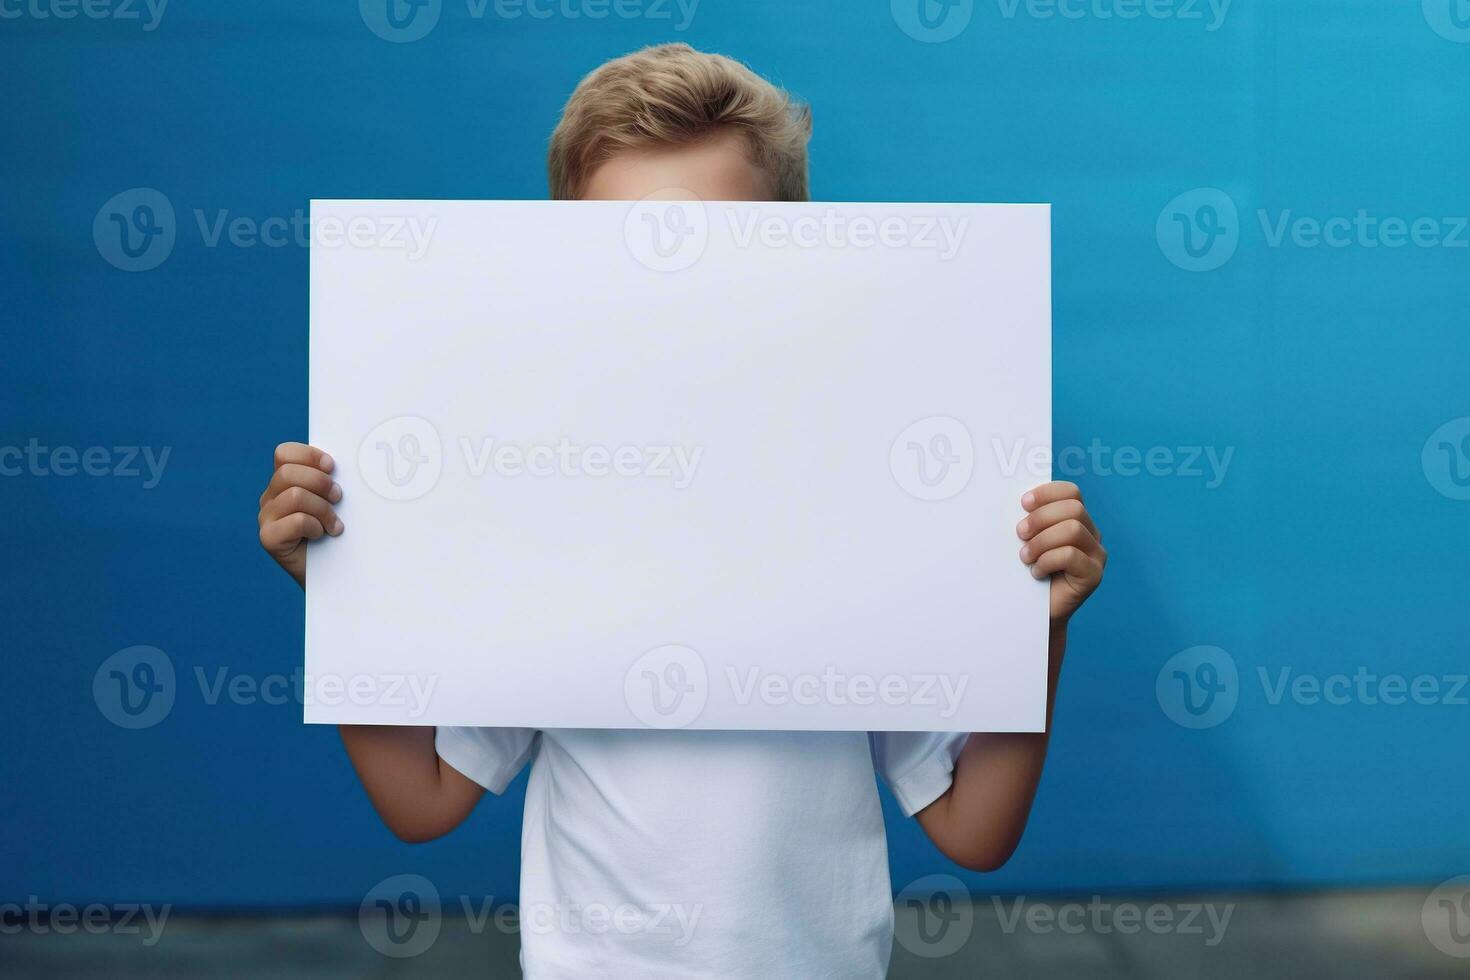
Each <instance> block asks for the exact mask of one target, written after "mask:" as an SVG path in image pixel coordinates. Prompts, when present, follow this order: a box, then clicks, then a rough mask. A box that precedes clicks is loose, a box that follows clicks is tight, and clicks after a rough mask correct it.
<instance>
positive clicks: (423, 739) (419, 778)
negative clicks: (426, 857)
mask: <svg viewBox="0 0 1470 980" xmlns="http://www.w3.org/2000/svg"><path fill="white" fill-rule="evenodd" d="M337 730H338V731H339V732H341V734H342V743H343V745H345V746H346V747H347V755H348V757H349V758H351V759H352V766H353V768H354V769H356V770H357V778H358V779H360V780H361V781H362V785H363V788H364V789H365V790H367V795H368V799H369V800H371V801H372V804H373V808H374V809H376V810H377V811H378V816H380V817H382V818H383V823H385V824H387V825H388V828H389V829H390V830H392V831H393V833H395V834H397V835H398V836H399V837H400V838H402V839H403V840H406V841H411V842H419V841H426V840H432V839H433V838H435V837H441V836H443V835H444V834H447V833H448V832H449V831H451V830H453V829H454V828H455V827H457V826H458V825H459V824H460V822H461V821H463V820H464V818H465V817H466V816H468V815H469V812H470V810H472V809H473V808H474V806H475V804H476V803H477V802H479V799H480V797H481V795H483V793H484V790H483V789H482V788H481V787H480V786H479V785H477V784H476V783H474V782H473V781H472V780H470V779H468V778H466V777H465V776H463V775H461V774H460V773H458V772H456V771H455V770H454V769H453V768H452V767H450V766H448V765H445V764H444V762H443V761H442V760H441V759H440V758H439V754H438V753H437V752H436V751H435V750H434V729H433V728H418V727H405V726H392V725H339V726H337Z"/></svg>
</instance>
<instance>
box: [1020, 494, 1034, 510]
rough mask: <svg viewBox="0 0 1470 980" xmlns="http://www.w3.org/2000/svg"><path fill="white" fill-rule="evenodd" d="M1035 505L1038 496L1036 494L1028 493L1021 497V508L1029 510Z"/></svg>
mask: <svg viewBox="0 0 1470 980" xmlns="http://www.w3.org/2000/svg"><path fill="white" fill-rule="evenodd" d="M1034 503H1036V494H1034V493H1031V492H1029V491H1028V492H1027V493H1026V494H1025V495H1023V496H1022V497H1021V506H1022V507H1025V508H1027V509H1028V510H1029V509H1030V508H1031V505H1032V504H1034Z"/></svg>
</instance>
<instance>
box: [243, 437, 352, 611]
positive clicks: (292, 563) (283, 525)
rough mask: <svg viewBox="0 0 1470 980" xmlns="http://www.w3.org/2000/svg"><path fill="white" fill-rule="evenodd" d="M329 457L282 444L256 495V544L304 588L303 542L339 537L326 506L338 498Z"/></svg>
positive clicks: (299, 445)
mask: <svg viewBox="0 0 1470 980" xmlns="http://www.w3.org/2000/svg"><path fill="white" fill-rule="evenodd" d="M332 466H333V463H332V457H331V456H328V455H327V454H326V453H324V452H322V451H321V450H320V449H317V448H316V447H314V446H308V445H305V444H304V443H300V442H283V443H281V444H280V445H279V446H277V447H276V470H275V472H274V473H273V474H272V475H271V482H270V483H268V484H267V485H266V488H265V493H263V494H261V495H260V516H259V521H260V545H261V547H263V548H264V549H265V550H266V551H267V552H268V553H269V554H270V556H271V557H272V558H274V559H275V560H276V561H277V562H278V563H279V564H280V566H281V567H282V568H284V569H285V570H286V571H288V572H290V573H291V577H292V578H294V579H295V580H296V581H297V583H298V584H300V585H301V587H302V588H305V587H306V542H307V541H309V540H315V539H316V538H319V537H321V536H322V535H324V534H329V535H331V536H332V537H336V536H337V535H339V534H341V533H342V521H341V519H340V518H338V517H337V515H336V513H335V512H334V511H333V510H332V505H333V504H335V503H336V502H337V501H339V500H341V499H342V488H341V487H340V486H338V485H337V484H336V483H335V482H333V480H332V477H331V476H330V475H329V474H330V473H331V472H332Z"/></svg>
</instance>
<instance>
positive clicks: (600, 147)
mask: <svg viewBox="0 0 1470 980" xmlns="http://www.w3.org/2000/svg"><path fill="white" fill-rule="evenodd" d="M728 131H734V132H738V133H741V134H743V135H744V136H745V138H746V142H747V144H748V145H749V147H750V154H751V162H752V163H754V164H755V165H756V166H757V167H758V168H760V170H761V171H762V172H764V173H765V174H766V176H767V177H768V178H769V180H770V182H771V188H772V191H773V192H774V194H775V199H776V200H778V201H805V200H807V196H808V192H807V157H806V145H807V140H809V139H810V138H811V132H812V121H811V111H810V110H809V109H808V108H807V107H806V106H805V105H803V104H802V103H800V102H798V101H797V100H796V99H794V98H793V97H792V96H791V95H789V94H788V93H787V92H785V91H784V90H782V89H780V88H777V87H776V86H775V85H772V84H771V83H770V82H768V81H766V80H765V79H763V78H761V77H760V76H759V75H757V74H756V73H755V72H753V71H751V70H750V69H749V68H747V67H745V66H744V65H742V64H741V63H740V62H738V61H735V60H733V59H731V58H726V57H725V56H723V55H718V54H705V53H704V52H701V51H696V50H694V49H693V48H691V47H690V46H689V45H687V44H659V45H655V46H654V47H649V48H644V49H643V50H642V51H635V52H634V53H632V54H629V55H624V56H623V57H621V58H615V59H613V60H612V61H609V62H607V63H606V64H604V65H602V66H601V67H600V68H598V69H597V70H595V71H593V72H592V73H591V74H590V75H588V76H587V77H586V78H584V79H582V81H581V83H580V84H579V85H578V86H577V88H576V91H574V92H573V93H572V97H571V98H570V99H568V100H567V104H566V108H564V109H563V110H562V115H561V122H559V123H558V124H557V127H556V130H555V132H553V133H552V134H551V149H550V152H549V153H548V154H547V159H546V169H547V174H548V177H549V178H550V182H551V196H552V198H553V199H556V200H569V199H572V198H576V197H578V196H579V195H580V194H581V193H582V189H583V187H584V186H585V184H586V181H587V179H588V178H589V177H590V176H591V174H592V171H593V170H595V169H596V168H597V166H598V165H599V164H601V163H603V162H604V161H606V160H608V159H609V158H610V157H612V156H614V155H616V154H618V153H620V152H623V151H626V150H641V149H648V148H650V147H660V146H689V145H692V144H695V143H699V142H700V141H702V140H705V139H708V138H709V137H711V136H713V135H716V134H718V133H721V132H728Z"/></svg>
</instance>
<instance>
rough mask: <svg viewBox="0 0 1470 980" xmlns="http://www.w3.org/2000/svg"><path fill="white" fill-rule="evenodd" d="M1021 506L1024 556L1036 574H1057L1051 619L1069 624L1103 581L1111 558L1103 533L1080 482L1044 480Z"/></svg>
mask: <svg viewBox="0 0 1470 980" xmlns="http://www.w3.org/2000/svg"><path fill="white" fill-rule="evenodd" d="M1021 506H1022V507H1024V508H1025V509H1026V518H1025V519H1024V520H1022V521H1021V523H1020V524H1018V525H1016V533H1017V534H1018V535H1020V536H1021V540H1022V541H1025V542H1026V544H1025V545H1024V546H1023V547H1022V548H1021V561H1023V562H1025V563H1026V564H1027V565H1028V566H1030V568H1031V574H1032V575H1033V576H1035V577H1036V578H1045V577H1046V576H1048V575H1049V576H1051V620H1052V622H1053V623H1065V622H1066V621H1067V619H1068V618H1069V617H1071V615H1072V614H1073V613H1074V612H1076V611H1077V609H1078V607H1080V606H1081V605H1082V603H1084V602H1086V601H1087V597H1088V596H1090V595H1092V590H1093V589H1096V588H1097V586H1098V583H1099V582H1101V581H1102V575H1103V568H1104V567H1105V566H1106V565H1107V563H1108V553H1107V550H1106V549H1105V548H1103V546H1102V535H1101V534H1099V533H1098V530H1097V525H1095V524H1093V523H1092V517H1091V516H1090V515H1089V514H1088V513H1087V508H1086V507H1084V506H1082V491H1080V490H1078V489H1077V485H1076V484H1075V483H1065V482H1061V481H1055V482H1052V483H1043V484H1042V485H1041V486H1039V487H1037V488H1035V489H1034V490H1031V491H1028V492H1027V493H1026V494H1025V495H1024V496H1023V497H1021Z"/></svg>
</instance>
